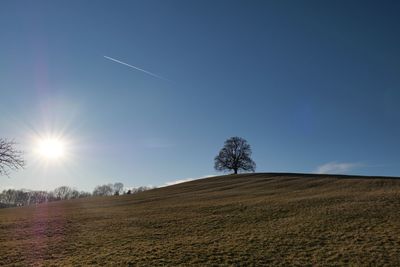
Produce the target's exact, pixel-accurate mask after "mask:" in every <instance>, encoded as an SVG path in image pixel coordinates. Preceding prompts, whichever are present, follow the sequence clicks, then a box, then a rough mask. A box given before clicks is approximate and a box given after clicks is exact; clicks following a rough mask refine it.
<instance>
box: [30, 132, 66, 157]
mask: <svg viewBox="0 0 400 267" xmlns="http://www.w3.org/2000/svg"><path fill="white" fill-rule="evenodd" d="M65 149H66V148H65V143H64V142H63V141H62V140H61V139H58V138H51V137H46V138H43V139H41V140H39V141H38V145H37V152H38V154H39V155H40V156H41V157H42V158H43V159H46V160H58V159H60V158H62V157H64V156H65Z"/></svg>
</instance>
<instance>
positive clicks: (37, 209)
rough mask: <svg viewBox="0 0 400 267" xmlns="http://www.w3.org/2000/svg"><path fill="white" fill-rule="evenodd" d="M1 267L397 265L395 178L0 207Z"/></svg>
mask: <svg viewBox="0 0 400 267" xmlns="http://www.w3.org/2000/svg"><path fill="white" fill-rule="evenodd" d="M0 263H1V264H2V265H13V266H14V265H17V266H18V265H21V266H26V265H63V266H65V265H72V266H87V265H117V266H129V265H132V266H133V265H135V266H136V265H147V266H157V265H174V266H176V265H211V264H213V265H235V266H237V265H240V266H242V265H274V266H275V265H285V266H287V265H299V266H300V265H301V266H304V265H315V266H318V265H321V266H322V265H338V264H340V265H380V266H382V265H388V266H389V265H390V266H400V179H398V180H397V179H394V178H372V177H350V176H327V175H306V174H271V173H270V174H268V173H266V174H243V175H228V176H220V177H213V178H207V179H202V180H196V181H192V182H187V183H183V184H178V185H174V186H169V187H164V188H159V189H154V190H150V191H146V192H143V193H139V194H136V195H125V196H116V197H99V198H89V199H78V200H70V201H62V202H55V203H48V204H43V205H39V206H30V207H23V208H10V209H3V210H0Z"/></svg>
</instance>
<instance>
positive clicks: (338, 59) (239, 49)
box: [0, 0, 400, 191]
mask: <svg viewBox="0 0 400 267" xmlns="http://www.w3.org/2000/svg"><path fill="white" fill-rule="evenodd" d="M399 11H400V2H398V1H347V0H346V1H340V0H338V1H295V0H287V1H278V0H276V1H233V0H229V1H221V0H214V1H174V0H169V1H162V0H160V1H153V0H146V1H144V0H143V1H122V0H120V1H59V0H54V1H41V0H37V1H20V0H16V1H15V0H12V1H8V0H2V1H0V93H1V98H0V99H1V102H0V103H1V104H0V114H1V116H0V137H1V138H9V139H15V140H16V141H17V142H18V143H19V146H18V148H20V149H21V150H23V151H24V153H25V154H24V155H25V159H26V162H27V165H26V168H25V169H24V170H21V171H18V172H13V173H11V176H10V177H4V176H3V177H0V188H1V187H3V188H7V187H13V188H29V189H45V190H50V189H53V188H55V187H57V186H60V185H69V186H73V187H76V188H78V189H82V190H89V191H90V190H92V189H93V188H94V187H95V186H96V185H99V184H104V183H109V182H122V183H124V184H125V185H126V186H141V185H154V186H160V185H165V184H167V183H169V184H170V183H173V181H175V180H186V179H194V178H196V177H204V176H209V175H215V174H217V172H216V171H215V170H214V169H213V165H214V164H213V161H214V157H215V156H216V154H217V153H218V151H219V149H220V148H222V146H223V143H224V141H225V140H226V139H227V138H229V137H231V136H241V137H243V138H245V139H246V140H247V141H248V142H249V143H250V145H251V147H252V150H253V159H254V161H255V162H256V164H257V171H258V172H307V173H309V172H310V173H314V172H319V173H345V174H361V175H390V176H400V164H399V162H400V153H399V148H400V138H399V136H400V123H399V122H400V105H398V103H399V102H400V75H399V71H400V50H399V49H398V48H399V47H400V17H399V16H398V14H399ZM112 59H114V60H112ZM118 61H120V62H118ZM121 62H122V63H125V64H122V63H121ZM46 136H53V137H54V136H57V137H58V138H60V139H62V140H63V142H64V143H65V149H66V156H65V158H64V159H63V160H59V161H55V162H47V161H46V162H43V160H42V159H40V157H39V156H38V155H37V153H35V149H36V147H37V140H38V139H39V140H40V139H43V138H45V137H46Z"/></svg>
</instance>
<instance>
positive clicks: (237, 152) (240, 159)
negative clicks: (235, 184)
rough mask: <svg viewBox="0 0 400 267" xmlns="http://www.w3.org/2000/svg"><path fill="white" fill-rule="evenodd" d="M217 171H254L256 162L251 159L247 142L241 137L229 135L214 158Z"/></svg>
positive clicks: (235, 172)
mask: <svg viewBox="0 0 400 267" xmlns="http://www.w3.org/2000/svg"><path fill="white" fill-rule="evenodd" d="M214 162H215V165H214V168H215V169H216V170H217V171H233V172H234V174H237V173H238V172H240V171H244V172H254V171H255V169H256V163H255V162H254V161H253V160H252V159H251V148H250V145H249V143H248V142H247V141H246V140H245V139H244V138H241V137H237V136H235V137H231V138H229V139H227V140H226V141H225V144H224V147H223V148H222V149H221V150H220V151H219V153H218V155H217V156H216V157H215V159H214Z"/></svg>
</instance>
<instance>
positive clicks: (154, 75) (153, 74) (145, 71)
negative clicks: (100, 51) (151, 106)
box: [104, 56, 169, 81]
mask: <svg viewBox="0 0 400 267" xmlns="http://www.w3.org/2000/svg"><path fill="white" fill-rule="evenodd" d="M104 57H105V58H106V59H109V60H112V61H114V62H117V63H119V64H122V65H125V66H128V67H130V68H133V69H135V70H139V71H141V72H144V73H146V74H148V75H151V76H153V77H156V78H158V79H161V80H165V81H169V80H168V79H166V78H164V77H162V76H159V75H157V74H155V73H152V72H150V71H147V70H144V69H141V68H138V67H135V66H133V65H130V64H128V63H125V62H122V61H120V60H118V59H115V58H112V57H108V56H104Z"/></svg>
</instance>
